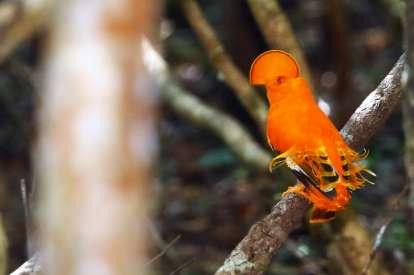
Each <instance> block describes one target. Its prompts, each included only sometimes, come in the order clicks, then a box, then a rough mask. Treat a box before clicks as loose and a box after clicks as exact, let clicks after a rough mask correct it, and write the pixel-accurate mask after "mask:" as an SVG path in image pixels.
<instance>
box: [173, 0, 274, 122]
mask: <svg viewBox="0 0 414 275" xmlns="http://www.w3.org/2000/svg"><path fill="white" fill-rule="evenodd" d="M181 4H182V5H181V6H182V8H183V11H184V14H185V16H186V18H187V20H188V22H189V23H190V25H191V27H192V28H193V30H194V31H195V32H196V34H197V36H198V38H199V40H200V41H201V43H202V44H203V46H204V48H205V49H206V51H207V53H208V55H209V56H210V59H211V61H212V62H213V64H214V66H215V67H216V69H217V70H218V71H219V72H220V73H222V75H223V76H224V81H225V82H226V83H227V84H228V85H229V86H230V87H231V88H232V89H233V91H234V92H235V93H236V96H237V97H238V98H239V100H240V102H241V103H242V104H243V106H244V107H245V108H246V110H247V111H248V112H249V113H250V115H251V116H252V117H253V118H254V120H255V121H256V123H257V125H259V127H261V128H262V129H263V125H265V120H266V114H267V107H266V104H265V103H264V100H263V99H262V98H260V96H259V95H258V94H257V93H256V92H255V90H254V89H253V88H252V87H251V86H250V84H249V82H248V80H247V79H246V77H245V76H244V74H243V73H242V72H241V71H240V70H239V69H238V68H237V66H236V65H235V64H234V62H233V61H232V60H231V58H230V55H229V54H228V53H227V52H226V50H225V49H224V47H223V45H222V44H221V43H220V41H219V39H218V38H217V35H216V33H215V32H214V30H213V28H212V27H211V26H210V24H209V23H208V22H207V20H206V19H205V18H204V16H203V13H202V12H201V9H200V7H199V6H198V4H197V2H196V1H194V0H181Z"/></svg>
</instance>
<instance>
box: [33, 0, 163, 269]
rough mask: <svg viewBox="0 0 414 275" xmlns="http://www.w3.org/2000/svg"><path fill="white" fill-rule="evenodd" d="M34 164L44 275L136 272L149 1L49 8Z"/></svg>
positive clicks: (142, 244) (147, 149) (144, 197)
mask: <svg viewBox="0 0 414 275" xmlns="http://www.w3.org/2000/svg"><path fill="white" fill-rule="evenodd" d="M59 4H60V5H59V6H58V7H57V8H58V9H57V10H56V17H55V24H54V25H53V27H52V33H51V41H50V42H51V43H50V48H49V49H48V50H49V51H48V52H47V57H48V59H47V63H46V65H47V67H46V71H45V73H46V75H45V76H46V83H45V91H44V93H43V95H42V109H41V113H40V137H39V144H38V148H37V149H38V150H37V152H36V154H35V165H36V166H37V171H38V173H39V177H40V184H41V186H40V188H41V190H40V192H41V193H40V202H39V203H40V217H39V219H40V220H39V223H38V226H39V228H40V231H41V233H40V238H41V239H40V241H41V254H40V257H41V261H42V262H43V263H42V265H43V268H44V273H46V274H60V275H63V274H71V275H73V274H85V275H90V274H146V273H147V270H146V269H145V268H144V267H145V264H144V263H145V262H146V247H147V245H148V244H147V241H146V240H147V236H146V222H145V220H146V219H145V216H146V215H147V213H146V212H147V208H148V207H147V203H148V192H147V189H148V183H149V181H150V179H151V178H150V176H151V173H150V166H151V161H152V159H153V156H154V152H155V150H156V147H157V144H156V141H157V138H156V134H155V129H154V109H153V106H154V103H155V100H154V99H155V97H154V96H153V94H152V91H151V89H150V87H151V85H150V83H149V81H148V79H147V75H146V73H145V72H143V67H142V63H141V59H140V56H139V55H140V50H139V47H140V39H141V35H142V34H143V33H147V32H151V29H152V24H151V23H152V21H153V19H154V17H155V15H156V13H155V11H156V9H155V4H156V2H154V1H150V2H147V1H139V0H119V1H110V0H92V1H83V0H73V1H61V2H60V1H59Z"/></svg>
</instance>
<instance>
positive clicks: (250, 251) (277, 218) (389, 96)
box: [216, 54, 406, 275]
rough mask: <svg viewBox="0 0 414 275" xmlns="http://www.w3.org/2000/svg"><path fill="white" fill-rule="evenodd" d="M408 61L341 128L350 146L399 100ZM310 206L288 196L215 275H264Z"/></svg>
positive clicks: (401, 62) (363, 139) (379, 123)
mask: <svg viewBox="0 0 414 275" xmlns="http://www.w3.org/2000/svg"><path fill="white" fill-rule="evenodd" d="M405 59H406V58H405V54H404V55H402V56H401V57H400V58H399V60H398V61H397V63H396V64H395V65H394V67H393V68H392V69H391V71H390V72H389V73H388V75H387V76H386V77H385V78H384V79H383V80H382V81H381V83H380V84H379V85H378V87H377V88H376V89H375V90H374V91H372V92H371V93H370V94H369V95H368V97H367V98H366V99H365V100H364V101H363V102H362V104H361V105H360V106H359V107H358V108H357V110H356V111H355V113H354V114H353V115H352V117H351V118H350V119H349V121H348V122H347V124H346V125H345V126H344V128H343V129H342V131H341V133H342V136H343V137H344V139H345V140H346V142H347V143H348V144H349V145H350V146H351V147H353V148H358V147H360V146H363V145H364V144H366V143H367V142H368V140H369V139H370V138H371V137H372V136H373V135H374V134H375V132H377V131H378V130H379V129H380V128H381V127H382V125H383V124H384V123H385V120H386V119H387V118H388V116H389V115H390V114H391V112H392V110H393V108H394V107H395V106H396V105H397V104H398V102H399V101H400V99H401V96H402V89H401V74H402V72H403V69H404V64H405ZM308 207H309V204H308V203H307V202H306V200H305V199H303V198H302V197H299V196H297V195H294V194H289V195H288V196H286V197H284V198H282V199H281V200H280V201H279V202H278V203H277V204H276V205H275V207H274V208H273V209H272V211H271V213H270V214H268V215H267V216H266V217H264V218H263V219H262V220H260V221H259V222H257V223H256V224H254V225H253V226H252V227H251V228H250V230H249V232H248V233H247V235H246V236H245V237H244V238H243V240H242V241H241V242H240V243H239V244H238V245H237V246H236V248H235V249H234V250H233V251H232V252H231V253H230V255H229V256H228V258H227V259H226V260H225V262H224V264H223V265H222V266H221V267H220V268H219V269H218V270H217V272H216V275H230V274H263V272H264V271H265V270H267V267H268V265H269V263H270V261H271V259H272V256H273V255H274V254H275V253H276V251H277V250H278V249H279V248H280V247H281V246H282V244H283V243H284V242H285V241H286V239H287V237H288V236H289V234H290V232H292V231H293V230H294V229H296V228H297V227H299V226H300V225H301V223H302V220H303V217H304V215H305V213H306V211H307V209H308Z"/></svg>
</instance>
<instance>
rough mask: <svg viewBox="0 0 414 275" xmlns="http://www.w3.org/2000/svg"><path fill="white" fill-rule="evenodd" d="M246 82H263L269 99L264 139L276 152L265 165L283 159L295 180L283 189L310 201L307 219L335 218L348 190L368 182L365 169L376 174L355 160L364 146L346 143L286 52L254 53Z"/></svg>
mask: <svg viewBox="0 0 414 275" xmlns="http://www.w3.org/2000/svg"><path fill="white" fill-rule="evenodd" d="M250 83H251V84H252V85H264V86H265V87H266V91H267V98H268V101H269V104H270V108H269V112H268V116H267V139H268V142H269V145H270V146H271V148H272V149H273V150H275V149H276V150H277V151H279V152H280V153H281V154H280V155H278V156H276V157H275V158H273V159H272V160H271V162H270V164H269V169H270V171H272V170H273V169H274V168H276V167H277V166H279V165H281V164H286V165H287V166H288V168H290V170H291V171H292V172H293V173H294V175H295V176H296V177H297V179H298V180H299V183H298V184H296V185H295V186H293V187H290V188H289V189H288V190H287V191H286V192H294V193H297V194H300V195H302V196H304V197H305V198H306V199H308V200H309V201H310V202H311V203H313V210H312V215H311V218H310V222H311V223H321V222H327V221H330V220H332V219H334V218H335V213H336V212H338V211H341V210H343V209H344V208H345V207H346V205H347V204H348V202H349V201H350V199H351V192H352V191H353V190H355V189H358V188H360V187H362V186H363V185H364V183H365V182H369V183H372V182H371V181H369V180H368V179H367V178H366V174H370V175H372V176H375V174H374V173H373V172H371V171H369V170H368V169H366V168H364V167H363V166H362V165H361V164H359V163H358V161H359V160H361V159H363V158H365V157H366V156H367V154H368V153H367V151H364V152H363V153H361V154H360V153H357V152H355V151H354V150H352V149H351V148H350V147H349V146H348V145H347V144H346V143H345V141H344V140H343V138H342V137H341V135H340V134H339V132H338V130H337V129H336V128H335V126H334V125H333V123H332V122H331V121H330V119H329V118H328V117H327V116H326V115H325V114H324V113H323V112H322V110H321V109H320V108H319V106H318V104H317V103H316V101H315V99H314V97H313V96H312V92H311V90H310V88H309V85H308V83H307V82H306V80H305V79H304V78H303V77H302V76H301V75H300V72H299V66H298V64H297V63H296V61H295V59H294V58H293V57H292V56H291V55H289V54H288V53H286V52H283V51H279V50H271V51H267V52H264V53H263V54H261V55H259V56H258V57H257V58H256V59H255V60H254V61H253V64H252V66H251V69H250ZM286 192H285V193H286Z"/></svg>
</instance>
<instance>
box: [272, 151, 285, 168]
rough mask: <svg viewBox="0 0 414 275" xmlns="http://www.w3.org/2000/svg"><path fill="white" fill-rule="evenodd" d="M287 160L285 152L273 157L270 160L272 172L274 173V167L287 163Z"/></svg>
mask: <svg viewBox="0 0 414 275" xmlns="http://www.w3.org/2000/svg"><path fill="white" fill-rule="evenodd" d="M285 161H286V156H285V154H280V155H278V156H277V157H274V158H272V160H271V161H270V162H269V171H270V173H272V171H273V169H275V168H276V167H278V166H279V165H282V164H283V163H285Z"/></svg>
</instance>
